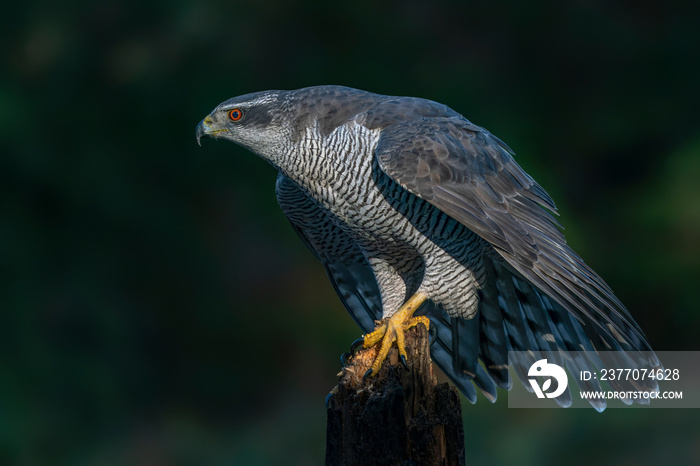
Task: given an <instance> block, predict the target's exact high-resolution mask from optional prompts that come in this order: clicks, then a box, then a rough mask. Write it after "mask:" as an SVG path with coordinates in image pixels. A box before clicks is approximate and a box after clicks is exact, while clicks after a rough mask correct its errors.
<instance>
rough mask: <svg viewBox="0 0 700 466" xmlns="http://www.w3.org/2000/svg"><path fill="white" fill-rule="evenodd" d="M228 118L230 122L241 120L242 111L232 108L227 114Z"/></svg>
mask: <svg viewBox="0 0 700 466" xmlns="http://www.w3.org/2000/svg"><path fill="white" fill-rule="evenodd" d="M228 117H229V118H230V119H231V121H238V120H240V119H241V118H243V111H242V110H241V109H240V108H234V109H233V110H231V111H230V112H228Z"/></svg>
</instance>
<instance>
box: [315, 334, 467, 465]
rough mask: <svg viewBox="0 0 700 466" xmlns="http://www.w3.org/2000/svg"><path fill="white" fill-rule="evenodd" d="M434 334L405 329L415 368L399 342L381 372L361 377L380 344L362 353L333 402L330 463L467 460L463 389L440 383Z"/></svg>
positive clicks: (452, 462)
mask: <svg viewBox="0 0 700 466" xmlns="http://www.w3.org/2000/svg"><path fill="white" fill-rule="evenodd" d="M429 347H430V345H429V340H428V331H427V330H426V329H425V327H424V326H423V325H418V326H416V327H415V328H413V329H410V330H408V331H407V332H406V352H407V355H408V365H409V369H408V370H406V369H405V368H404V367H403V366H402V365H401V364H398V351H397V350H396V348H395V347H394V348H393V349H392V350H391V351H390V353H389V357H388V358H387V362H385V363H384V366H383V367H382V369H381V370H380V371H379V374H378V375H377V376H376V377H372V378H370V379H368V380H367V381H363V380H362V376H363V375H364V373H365V372H366V371H367V369H369V366H370V365H371V363H372V361H373V360H374V357H375V356H376V352H377V350H376V348H369V349H367V350H360V351H359V352H358V353H357V354H356V355H355V357H354V358H352V360H351V361H350V364H349V365H348V366H347V367H345V368H344V369H343V371H342V372H341V373H340V374H339V381H338V385H337V386H336V387H335V388H334V389H333V390H332V391H331V393H330V395H329V396H328V398H327V400H326V406H327V412H328V425H327V428H326V465H327V466H337V465H345V466H353V465H405V464H411V465H464V428H463V425H462V407H461V405H460V402H459V394H458V392H457V390H456V389H455V388H454V387H451V386H450V385H449V384H447V383H443V384H440V385H438V384H437V379H436V378H435V376H434V375H433V365H432V362H431V361H430V353H429Z"/></svg>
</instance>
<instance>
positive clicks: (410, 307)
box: [362, 293, 430, 377]
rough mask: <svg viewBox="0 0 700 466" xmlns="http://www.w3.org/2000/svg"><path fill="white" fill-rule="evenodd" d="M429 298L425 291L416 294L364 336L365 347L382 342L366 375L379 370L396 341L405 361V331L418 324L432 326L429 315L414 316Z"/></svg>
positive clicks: (426, 326) (401, 357) (400, 354)
mask: <svg viewBox="0 0 700 466" xmlns="http://www.w3.org/2000/svg"><path fill="white" fill-rule="evenodd" d="M427 298H428V296H427V295H426V294H425V293H416V294H414V295H413V296H412V297H411V298H410V299H409V300H408V301H406V303H405V304H404V305H403V306H401V307H400V308H399V310H398V311H396V313H394V315H392V316H391V317H389V318H387V319H385V320H383V321H382V322H381V323H380V324H379V325H378V326H377V328H376V329H374V331H373V332H372V333H369V334H367V335H365V336H364V341H363V343H362V347H363V348H369V347H371V346H374V345H376V344H377V343H379V342H381V345H380V346H379V353H378V354H377V357H376V358H375V360H374V362H373V363H372V366H371V367H370V368H369V370H368V371H367V373H366V374H365V377H371V376H373V375H376V374H377V373H378V372H379V368H380V367H381V366H382V363H383V362H384V360H385V359H386V357H387V355H388V354H389V350H390V349H391V345H392V343H394V341H396V346H397V347H398V350H399V358H400V359H401V361H402V362H404V363H405V361H406V343H405V340H404V332H405V331H406V330H408V329H410V328H411V327H415V326H416V325H418V324H423V325H425V328H429V326H430V320H429V319H428V318H427V317H425V316H418V317H413V313H414V312H416V309H418V307H420V305H421V304H423V302H424V301H425V300H426V299H427Z"/></svg>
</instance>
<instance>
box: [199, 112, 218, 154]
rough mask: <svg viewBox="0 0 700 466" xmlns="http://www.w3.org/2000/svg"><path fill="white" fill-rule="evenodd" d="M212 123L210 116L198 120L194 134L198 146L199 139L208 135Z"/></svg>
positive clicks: (200, 144) (200, 145) (200, 142)
mask: <svg viewBox="0 0 700 466" xmlns="http://www.w3.org/2000/svg"><path fill="white" fill-rule="evenodd" d="M212 123H214V121H213V120H212V119H211V117H210V116H208V117H206V118H205V119H204V120H202V121H200V122H199V124H198V125H197V132H196V135H197V144H198V145H199V147H202V141H200V139H202V138H206V137H209V133H210V128H211V125H212Z"/></svg>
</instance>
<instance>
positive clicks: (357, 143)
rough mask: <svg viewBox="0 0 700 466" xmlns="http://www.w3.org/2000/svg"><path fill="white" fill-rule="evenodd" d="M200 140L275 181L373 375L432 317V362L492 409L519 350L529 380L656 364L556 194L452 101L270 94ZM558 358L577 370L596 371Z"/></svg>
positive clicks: (314, 90)
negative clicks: (550, 358) (239, 152)
mask: <svg viewBox="0 0 700 466" xmlns="http://www.w3.org/2000/svg"><path fill="white" fill-rule="evenodd" d="M204 136H208V137H214V138H220V139H225V140H229V141H233V142H236V143H238V144H240V145H242V146H244V147H246V148H248V149H249V150H251V151H252V152H254V153H256V154H257V155H259V156H260V157H262V158H263V159H265V160H267V161H268V162H269V163H271V164H272V165H273V166H274V167H275V168H276V169H277V170H278V172H279V175H278V177H277V185H276V191H277V198H278V200H279V204H280V206H281V207H282V210H283V211H284V213H285V215H286V216H287V217H288V219H289V221H290V222H291V224H292V226H293V227H294V230H296V232H297V233H298V234H299V236H300V237H301V239H302V240H303V241H304V243H305V244H306V245H307V246H308V247H309V249H311V251H312V252H313V253H314V254H315V255H316V257H317V258H318V259H319V260H320V261H321V262H322V263H323V266H324V267H325V269H326V271H327V273H328V276H329V277H330V279H331V281H332V283H333V286H334V287H335V290H336V291H337V293H338V295H339V296H340V298H341V300H342V301H343V304H344V305H345V307H346V308H347V310H348V311H349V312H350V314H351V315H352V317H353V318H354V319H355V321H356V322H357V323H358V324H359V325H360V327H362V329H363V331H364V332H367V333H368V335H365V336H364V346H365V347H367V346H370V345H374V344H380V351H379V356H378V357H377V359H376V361H375V362H374V364H373V366H372V368H371V369H370V370H369V371H368V372H369V373H368V374H367V375H368V376H371V374H372V373H376V372H377V371H378V369H379V367H380V365H381V364H382V362H383V360H384V358H385V357H386V354H387V351H388V350H389V348H390V347H391V345H392V344H393V342H394V341H396V342H397V346H398V347H399V353H400V355H401V358H402V360H403V361H404V362H405V350H404V348H403V332H404V330H406V329H407V328H409V327H411V326H413V325H416V324H417V323H419V322H422V323H424V324H428V319H429V323H430V325H431V326H432V327H433V330H436V331H437V332H436V336H435V339H434V341H433V344H432V346H431V355H432V358H433V360H434V361H435V362H436V363H437V364H438V366H439V367H441V368H442V369H443V371H444V372H445V373H446V374H447V375H448V376H449V377H450V378H451V379H452V381H453V382H454V383H455V384H456V385H457V386H458V387H459V389H460V390H461V391H462V392H463V393H464V395H465V396H466V397H467V398H468V399H469V400H470V401H472V402H474V401H475V399H476V391H475V389H474V385H473V384H472V381H473V382H474V383H475V384H476V385H477V386H478V387H479V388H480V389H481V390H482V392H483V393H484V395H485V396H486V397H487V398H488V399H490V400H492V401H493V400H495V399H496V386H498V387H502V388H506V389H509V388H510V386H511V379H510V375H509V371H508V365H509V360H508V351H511V350H512V351H519V352H529V353H521V354H526V355H525V356H522V355H521V356H520V357H521V360H517V361H516V362H515V363H514V365H515V370H516V372H517V373H518V375H519V377H520V378H521V379H522V380H523V382H524V383H525V382H526V380H525V379H526V378H527V368H528V367H529V366H530V365H531V364H532V363H533V362H534V361H535V360H536V359H538V356H537V354H541V353H544V352H548V354H551V353H552V352H554V353H560V354H561V353H563V354H565V355H566V354H572V353H573V352H576V351H588V352H589V353H590V354H593V355H595V353H596V352H601V351H620V352H622V351H624V352H625V353H621V354H622V355H623V356H621V358H623V359H624V361H623V362H625V363H627V362H629V365H630V366H632V367H638V366H643V367H649V368H652V367H656V366H658V365H659V362H658V360H657V359H656V357H655V355H654V354H653V352H651V348H650V346H649V344H648V343H647V341H646V339H645V336H644V333H643V332H642V330H641V329H640V328H639V326H638V325H637V324H636V323H635V321H634V320H633V319H632V317H631V316H630V314H629V313H628V311H627V310H626V309H625V307H624V306H623V304H622V303H621V302H620V301H619V300H618V299H617V298H616V297H615V295H614V294H613V292H612V291H611V290H610V288H609V287H608V286H607V285H606V284H605V282H604V281H603V280H602V279H601V278H600V277H599V276H598V275H597V274H596V273H595V272H594V271H593V270H592V269H591V268H590V267H588V266H587V265H586V264H585V263H584V262H583V260H582V259H581V258H580V257H579V256H578V255H577V254H576V253H575V252H574V251H573V250H572V249H571V248H570V247H569V246H568V245H567V244H566V241H565V239H564V236H563V234H562V232H561V229H560V225H559V223H558V222H557V220H556V219H555V218H554V217H553V216H552V213H556V207H555V205H554V202H553V201H552V199H551V198H550V196H549V195H548V194H547V193H546V192H545V190H544V189H542V187H540V185H539V184H537V183H536V182H535V181H534V180H533V179H532V178H531V177H530V176H529V175H528V174H527V173H525V171H524V170H523V169H522V168H521V167H520V166H519V165H518V164H517V163H516V162H515V160H514V159H513V152H512V151H511V150H510V149H509V148H508V146H506V145H505V144H504V143H503V142H502V141H501V140H500V139H498V138H497V137H495V136H494V135H492V134H491V133H489V132H488V131H487V130H485V129H483V128H480V127H479V126H476V125H474V124H473V123H471V122H469V121H468V120H467V119H466V118H464V117H463V116H462V115H460V114H459V113H457V112H455V111H454V110H451V109H450V108H448V107H447V106H445V105H441V104H438V103H435V102H432V101H430V100H425V99H420V98H413V97H390V96H384V95H378V94H372V93H369V92H364V91H360V90H356V89H351V88H347V87H340V86H317V87H309V88H305V89H299V90H294V91H264V92H257V93H253V94H247V95H243V96H240V97H235V98H232V99H230V100H227V101H225V102H224V103H222V104H221V105H219V106H218V107H216V108H215V109H214V111H213V112H211V114H209V116H207V117H206V118H205V119H204V120H202V122H201V123H200V124H199V126H198V127H197V140H198V141H199V139H200V138H201V137H204ZM419 307H420V312H419V314H421V315H420V316H418V317H414V316H413V314H414V311H416V310H417V309H418V308H419ZM378 320H382V321H381V322H380V323H379V325H378V326H377V327H376V328H375V321H378ZM527 354H532V356H531V357H529V356H527ZM630 355H631V356H630ZM635 355H636V356H635ZM564 359H566V360H565V361H560V363H562V364H566V365H567V366H568V368H569V370H570V371H572V372H573V371H577V370H583V369H588V368H590V367H591V365H592V364H593V363H594V361H593V360H592V359H591V360H589V359H586V358H581V357H578V356H576V357H573V356H572V357H570V358H567V357H564ZM630 359H632V361H630ZM479 360H481V361H482V363H483V366H482V364H480V363H479ZM525 385H526V386H527V384H525ZM587 388H592V389H596V388H597V389H600V387H599V386H598V383H597V382H596V381H590V386H588V387H587ZM557 401H558V402H559V403H560V404H563V405H567V404H569V403H570V402H571V398H570V396H569V395H568V392H567V396H562V397H560V398H559V399H557ZM592 404H593V406H594V407H595V408H596V409H599V410H601V409H603V408H604V407H605V401H596V402H592Z"/></svg>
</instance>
